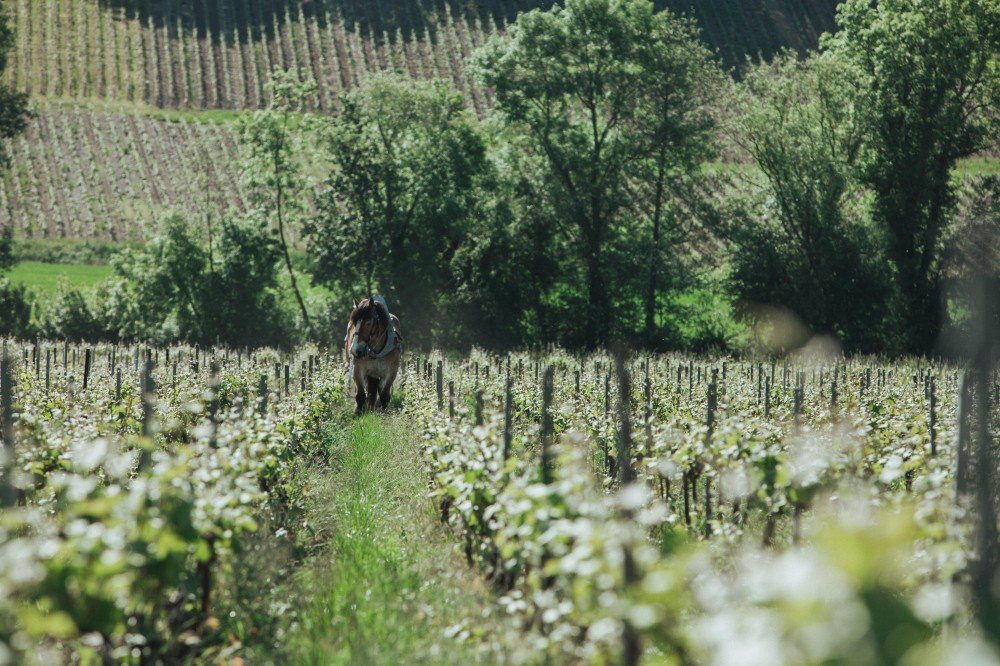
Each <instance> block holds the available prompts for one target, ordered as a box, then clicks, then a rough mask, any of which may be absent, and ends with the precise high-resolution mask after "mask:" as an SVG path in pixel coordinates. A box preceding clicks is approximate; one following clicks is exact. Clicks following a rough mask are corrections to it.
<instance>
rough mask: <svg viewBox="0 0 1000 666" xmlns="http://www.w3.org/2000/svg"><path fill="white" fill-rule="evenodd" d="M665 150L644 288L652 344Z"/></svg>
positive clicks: (660, 158)
mask: <svg viewBox="0 0 1000 666" xmlns="http://www.w3.org/2000/svg"><path fill="white" fill-rule="evenodd" d="M665 164H666V149H665V148H663V147H661V148H660V152H659V155H658V156H657V164H656V194H655V197H654V200H653V219H652V225H653V242H652V245H650V248H649V284H648V285H647V286H646V341H647V342H648V343H649V344H654V338H655V337H656V294H657V291H658V290H659V285H658V284H657V281H658V278H659V274H660V222H661V218H662V217H663V193H664V179H665V176H666V169H665V168H664V166H665Z"/></svg>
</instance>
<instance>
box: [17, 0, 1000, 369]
mask: <svg viewBox="0 0 1000 666" xmlns="http://www.w3.org/2000/svg"><path fill="white" fill-rule="evenodd" d="M837 23H838V32H837V33H836V34H835V35H833V36H828V37H826V38H825V39H824V40H823V41H822V43H821V47H820V49H819V50H818V51H817V52H814V53H810V54H808V56H807V57H804V58H802V57H798V56H796V55H794V54H784V55H779V56H778V57H776V58H775V59H773V60H772V61H771V62H770V63H761V64H757V65H752V66H749V67H748V69H747V71H746V74H745V76H744V77H742V78H741V80H740V81H738V82H734V81H733V80H732V79H731V78H729V77H727V76H726V74H725V72H724V71H723V70H722V68H721V66H720V64H719V61H718V57H717V56H716V55H715V54H713V52H711V51H710V50H709V49H708V48H707V47H705V46H704V45H703V43H702V42H701V39H700V35H699V32H698V29H697V27H696V26H695V24H694V23H693V22H692V21H690V20H689V19H685V18H679V17H677V16H675V15H673V14H671V13H670V12H658V11H656V10H655V8H654V6H653V4H652V3H651V2H649V1H648V0H570V1H569V2H566V3H565V6H562V7H555V8H553V9H551V10H550V11H545V12H542V11H533V12H529V13H526V14H522V15H520V16H519V17H518V19H517V21H516V22H515V23H514V24H513V25H512V27H511V29H510V30H509V31H508V32H507V34H506V35H504V36H502V37H498V38H495V39H494V40H492V41H491V42H490V43H489V44H487V45H486V46H485V47H483V48H481V49H479V50H478V51H477V52H476V53H475V54H474V55H473V57H472V61H471V66H472V71H474V73H475V75H476V77H477V80H478V82H479V83H480V84H481V85H483V86H485V87H486V88H487V89H489V90H490V91H491V95H492V99H493V103H494V106H495V109H494V112H493V114H492V116H491V117H490V118H489V119H487V120H486V121H484V122H481V121H480V120H479V119H478V118H477V117H476V116H475V115H474V114H473V113H472V112H471V111H469V110H468V109H467V106H466V105H465V104H464V103H463V100H462V98H461V95H460V93H459V92H457V91H456V90H454V89H453V88H452V87H450V85H448V84H445V83H442V82H413V81H410V80H408V79H404V78H402V77H397V76H392V75H379V76H373V77H371V78H370V79H368V80H367V82H365V83H364V84H363V85H361V86H360V87H358V88H357V89H355V90H353V91H351V92H349V93H347V94H345V95H343V96H342V98H341V100H340V101H341V106H342V108H343V111H342V112H341V113H340V114H338V115H336V116H321V115H315V114H310V113H305V112H303V109H305V108H306V107H307V103H306V100H308V99H309V98H310V95H312V94H313V92H312V91H313V87H312V86H310V85H309V84H300V83H298V81H297V80H296V79H295V78H294V77H292V76H282V77H279V78H278V79H277V80H276V81H275V83H274V84H273V91H272V94H270V95H269V97H270V99H272V102H271V104H270V106H269V107H268V108H265V109H263V110H261V111H258V112H256V113H254V114H253V115H252V116H248V117H247V118H246V119H244V120H243V121H241V126H240V131H241V135H242V137H243V143H244V148H245V154H246V157H245V160H246V163H245V167H246V169H245V171H246V174H247V175H246V178H245V181H246V182H245V183H244V185H245V187H246V189H247V191H248V192H250V197H249V198H250V201H249V202H248V203H249V210H248V211H247V212H246V213H244V214H242V215H239V216H236V215H234V216H232V219H228V220H226V221H224V222H223V223H221V224H220V225H216V226H217V227H218V228H217V229H214V230H213V229H212V227H211V226H209V227H208V230H207V234H206V231H205V229H202V226H203V225H201V224H200V223H198V224H195V223H196V221H195V220H188V222H189V224H188V225H187V226H185V224H184V223H183V222H182V221H180V220H178V219H176V218H172V219H171V220H170V221H169V222H168V223H166V224H165V225H164V230H163V233H162V237H160V238H157V239H154V240H152V241H150V243H149V244H148V245H147V246H146V247H145V248H144V249H140V250H131V251H127V252H125V253H123V255H122V257H120V258H119V259H118V260H116V263H115V266H116V273H117V277H116V278H115V279H114V280H113V281H112V282H111V283H109V285H107V287H106V288H105V289H103V290H102V291H101V293H99V294H97V295H94V296H92V297H90V298H89V299H87V298H84V297H83V296H81V295H80V294H74V293H73V292H72V291H68V292H66V293H63V294H61V295H60V297H59V298H57V299H55V301H53V302H51V303H47V304H45V306H44V307H39V308H36V312H35V314H34V316H33V318H32V321H29V322H26V323H25V321H24V316H23V307H21V309H20V310H17V311H18V312H22V315H21V316H20V318H18V317H11V318H8V317H5V318H4V322H5V323H4V326H6V327H7V329H8V330H7V332H14V333H22V334H23V333H24V332H26V331H28V329H31V328H32V327H34V330H35V331H40V332H44V333H45V334H48V335H63V336H67V337H74V336H79V337H91V336H95V335H96V336H99V337H109V338H152V339H184V340H188V341H192V342H208V341H216V340H220V341H224V342H229V343H231V344H240V345H243V344H282V343H283V344H289V343H290V342H292V341H294V339H295V338H296V337H301V336H312V337H316V338H319V339H322V340H327V341H335V340H336V339H337V337H338V335H339V333H338V331H339V328H340V323H339V321H338V317H337V313H339V312H340V311H342V310H343V309H344V307H346V304H347V302H348V301H347V299H348V298H349V296H350V295H351V294H354V295H360V294H361V293H362V292H365V293H370V292H373V291H378V292H380V293H383V294H385V295H386V296H387V297H388V299H389V301H390V303H391V304H392V305H393V308H394V310H395V311H397V312H398V314H399V315H400V317H401V318H402V319H403V320H404V321H407V322H408V326H407V330H408V340H409V341H410V342H417V343H418V344H420V343H429V342H431V341H433V342H435V343H437V344H443V345H449V346H451V345H454V346H465V345H469V344H479V345H487V346H496V347H505V346H517V345H535V344H547V343H557V344H560V345H564V346H568V347H595V346H601V345H608V344H611V343H612V342H613V341H616V340H620V339H628V340H630V341H631V342H633V343H634V344H639V345H643V346H647V347H650V348H661V349H662V348H671V347H681V346H688V347H690V346H695V347H697V346H710V345H715V346H738V345H743V344H747V343H748V341H749V338H748V336H746V335H745V334H741V333H740V331H741V329H740V327H739V326H736V325H734V323H733V321H732V317H731V316H730V315H729V314H728V313H727V310H726V309H725V308H724V307H723V308H720V307H718V304H719V303H723V304H725V303H729V302H732V303H735V304H736V307H737V309H736V315H737V316H739V317H740V318H741V319H742V320H743V321H744V322H746V321H750V322H752V321H755V320H756V319H757V318H759V317H760V316H761V313H763V312H768V311H772V310H773V306H779V307H781V308H785V309H787V310H790V311H791V312H792V313H793V314H794V315H795V316H796V317H797V318H798V319H799V320H800V321H801V322H802V323H803V324H804V326H805V328H806V329H808V330H809V331H811V332H814V333H827V334H831V335H835V336H836V337H838V338H839V339H840V340H841V342H842V343H843V344H844V345H845V347H846V348H848V349H850V350H857V351H868V352H872V351H875V352H890V353H892V352H902V351H907V352H917V353H926V352H930V351H933V350H934V349H935V348H936V346H937V345H938V344H939V341H940V338H941V333H942V330H944V328H945V327H946V326H951V325H953V324H956V323H961V318H962V317H961V315H962V311H963V304H962V303H961V301H960V299H959V298H958V296H956V293H954V290H953V289H950V285H953V284H956V280H958V279H959V278H961V277H962V276H963V275H965V274H966V273H967V272H968V270H967V268H968V267H965V268H963V264H962V262H961V261H956V260H953V259H954V257H955V256H961V255H962V250H961V248H962V247H963V245H962V242H963V240H964V239H965V237H966V236H967V235H968V234H970V233H973V232H972V231H967V232H963V231H961V229H963V228H967V229H970V230H971V229H975V233H977V234H979V237H980V238H982V239H983V240H982V241H981V242H985V243H986V244H987V246H989V244H990V243H995V242H996V239H997V236H996V225H995V224H992V225H991V224H990V220H991V219H995V216H993V217H992V218H991V212H990V211H994V212H995V201H996V189H997V184H996V182H995V180H992V181H991V180H988V179H987V180H986V181H984V182H981V183H978V184H974V185H972V186H970V188H971V189H970V190H969V193H968V194H967V195H966V201H965V203H964V204H963V205H961V206H959V205H957V201H958V193H959V184H958V183H957V182H956V180H955V178H954V177H953V172H954V167H955V164H956V161H957V160H958V159H960V158H963V157H966V156H969V155H972V154H975V153H976V152H978V151H981V150H983V149H987V148H990V147H991V145H992V147H994V148H995V137H996V136H997V133H996V130H997V129H998V127H997V121H998V114H997V113H996V111H997V108H998V101H1000V66H998V56H997V53H998V52H1000V3H998V2H997V1H996V0H934V1H933V2H929V3H928V2H917V1H916V0H888V1H883V2H880V3H877V4H875V5H872V3H869V2H866V1H863V0H850V1H849V2H846V3H844V4H843V5H842V7H841V8H840V10H839V12H838V18H837ZM991 142H994V143H992V144H991ZM317 164H319V165H320V166H321V167H322V168H319V169H317V168H316V165H317ZM317 190H318V191H319V192H320V194H319V196H318V198H316V199H315V201H316V203H315V204H312V203H311V202H312V201H314V198H313V197H312V196H311V195H312V194H313V193H314V192H315V191H317ZM963 224H964V225H965V226H964V227H963V226H962V225H963ZM291 230H294V231H295V233H296V234H297V235H302V236H304V237H305V238H306V239H307V243H308V250H309V256H308V261H307V263H308V268H309V270H310V271H311V273H312V278H313V281H314V282H316V283H319V284H322V285H324V286H326V287H327V288H329V290H330V291H331V293H332V294H334V295H335V296H336V298H334V300H333V301H332V303H330V304H321V303H317V302H308V299H307V298H305V297H303V290H302V288H301V287H300V284H299V281H298V280H300V279H301V276H300V278H298V279H297V277H296V274H297V271H295V270H294V266H293V262H292V258H291V254H290V250H289V243H288V238H289V236H290V234H291ZM206 235H207V238H206ZM719 243H721V245H720V244H719ZM699 250H700V252H699ZM949 257H951V258H952V259H949ZM994 260H995V257H994ZM985 261H986V264H987V266H986V270H987V271H990V270H992V271H993V273H994V275H995V272H996V269H995V265H991V264H990V260H989V259H987V260H985ZM980 263H983V262H980ZM21 297H22V298H23V294H21ZM18 298H19V296H18V294H17V292H16V290H12V289H11V288H10V287H7V288H6V291H4V292H3V296H2V299H0V300H2V302H3V305H2V307H5V308H8V309H9V310H11V311H14V310H15V309H16V308H17V307H20V306H16V305H14V304H15V303H16V302H17V301H18ZM328 313H332V316H330V315H329V314H328ZM8 322H13V323H8ZM18 322H20V323H18ZM17 326H20V327H21V328H20V329H18V328H16V327H17Z"/></svg>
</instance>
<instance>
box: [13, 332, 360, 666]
mask: <svg viewBox="0 0 1000 666" xmlns="http://www.w3.org/2000/svg"><path fill="white" fill-rule="evenodd" d="M32 348H33V346H28V345H25V346H23V347H21V346H20V345H18V344H17V343H15V346H14V349H13V350H11V351H12V356H13V357H14V358H20V357H21V356H22V354H27V353H30V351H29V350H30V349H32ZM63 349H65V350H66V352H67V356H66V357H65V358H67V359H69V358H73V359H75V361H72V362H70V361H68V360H67V362H66V365H65V366H63V365H62V362H61V361H60V360H59V359H60V356H61V355H60V354H59V351H60V350H63ZM86 350H87V351H90V352H93V353H94V355H95V356H94V358H100V359H104V358H107V359H109V360H110V359H111V357H112V355H113V354H115V353H117V362H116V366H117V371H118V372H120V373H121V375H123V376H124V377H125V381H124V382H123V383H122V385H121V386H120V387H119V386H118V384H117V380H116V373H112V372H104V371H97V367H98V366H96V365H95V366H94V368H92V372H91V374H90V377H89V383H88V386H87V388H84V387H83V386H82V383H81V381H80V374H79V373H80V371H81V369H82V368H81V365H80V364H82V361H83V356H84V347H83V346H79V347H76V346H73V347H72V356H71V357H70V356H69V354H68V352H69V351H70V348H68V347H63V346H62V345H57V344H53V343H51V342H45V343H43V347H42V348H39V351H41V356H40V358H42V359H48V358H49V352H55V354H53V356H54V357H55V364H56V365H57V366H62V367H60V368H59V370H60V371H59V372H57V373H53V381H52V382H51V385H50V384H49V382H48V381H46V380H45V379H43V378H42V376H40V375H35V374H34V373H29V372H24V373H20V374H18V375H17V377H16V384H15V390H16V396H17V402H18V423H17V427H16V438H15V441H14V442H13V443H12V444H13V446H10V448H9V449H8V450H9V451H11V452H12V453H13V455H15V456H16V464H15V465H13V467H14V468H15V469H17V470H20V471H19V472H18V473H17V474H14V475H12V476H13V479H14V483H15V484H16V487H17V489H18V493H19V496H20V497H21V499H22V501H21V502H20V504H19V505H18V506H15V507H4V510H3V512H2V515H0V517H2V520H0V556H2V557H0V581H2V585H0V618H2V620H3V623H2V624H0V653H2V654H3V656H4V658H5V659H6V660H7V661H10V662H12V663H22V662H31V661H33V660H34V661H37V662H39V663H60V662H63V661H67V660H68V661H74V662H77V663H102V662H104V663H131V662H132V661H135V660H139V661H146V660H148V661H150V662H163V663H185V662H188V661H192V660H198V659H196V655H197V656H200V657H201V658H202V660H205V661H213V660H215V657H218V655H219V654H220V653H221V651H223V650H229V654H230V655H231V654H232V652H233V648H232V644H233V643H234V642H236V640H235V639H234V638H232V637H233V636H236V637H238V638H239V640H240V641H241V644H240V647H239V649H240V650H243V649H245V648H244V646H245V645H246V644H247V643H249V642H252V641H254V640H260V641H261V642H264V641H268V642H271V643H274V642H275V641H276V637H275V636H274V635H273V634H268V633H266V632H267V631H269V624H268V621H267V620H266V619H261V618H259V617H256V616H254V615H253V614H251V613H250V612H249V609H248V608H247V607H246V606H244V605H241V604H239V603H236V600H235V599H234V597H236V596H238V594H234V591H238V590H239V589H241V588H244V586H246V581H245V580H241V579H240V578H238V574H239V573H241V572H244V571H245V569H244V568H243V566H244V565H245V563H246V558H247V553H246V551H247V549H248V547H252V546H258V545H259V544H260V543H261V542H262V541H264V540H267V541H268V542H269V543H270V544H271V545H272V546H274V547H280V548H282V549H283V550H284V551H286V552H287V551H295V549H296V548H297V546H298V539H299V538H300V534H299V530H300V529H301V538H302V540H303V542H306V541H307V540H310V539H311V538H312V532H311V531H310V529H309V528H308V526H306V525H304V524H301V523H300V522H299V521H298V520H297V517H298V516H300V513H299V512H300V510H301V506H302V505H301V502H302V495H301V493H302V489H301V488H300V487H299V486H298V485H297V483H296V478H295V477H296V474H297V472H298V471H299V469H300V467H299V465H300V463H298V462H297V461H299V460H302V461H306V460H308V461H311V462H312V461H315V460H317V459H321V458H322V449H321V442H320V441H319V437H318V436H319V433H320V430H321V429H322V428H324V427H325V426H326V425H327V423H328V418H329V414H330V410H331V408H333V407H334V406H335V405H336V404H338V402H339V401H342V400H343V399H344V394H343V391H342V389H340V383H339V376H338V372H337V371H336V370H335V369H334V366H333V365H332V364H331V365H330V366H329V369H328V370H327V369H324V370H323V371H320V370H319V369H317V370H316V371H315V373H314V374H312V375H311V376H310V378H309V379H310V380H311V381H309V382H308V383H307V385H306V386H305V387H304V388H303V389H302V390H301V391H300V390H295V391H293V392H291V394H285V395H284V396H282V394H281V392H280V391H279V392H277V393H272V394H271V395H270V396H269V399H268V405H269V407H268V408H267V409H266V410H263V409H258V408H254V407H250V405H249V404H244V403H243V402H242V401H233V402H230V401H229V400H227V399H226V397H225V396H219V398H220V402H224V403H227V404H225V406H223V407H220V408H219V409H218V410H217V411H215V412H211V413H210V411H211V409H212V408H211V405H212V404H213V401H212V399H211V396H212V392H213V391H214V390H215V389H214V388H213V385H214V382H215V379H216V378H214V377H212V376H211V374H210V373H211V372H212V370H211V369H210V368H211V367H212V364H209V363H208V362H205V363H202V364H200V366H199V365H198V364H196V363H192V362H186V361H187V360H188V359H190V360H191V361H193V360H194V359H195V358H197V355H198V354H205V352H206V350H204V349H202V350H195V349H194V348H191V347H185V346H180V347H176V346H175V347H174V348H173V350H172V351H173V352H174V353H175V354H177V356H175V357H174V361H175V362H176V361H185V362H181V363H179V364H177V365H175V366H174V367H173V368H171V367H170V366H166V365H164V366H159V367H157V368H156V369H155V371H154V372H155V382H156V387H157V389H156V390H157V395H156V401H155V407H154V419H155V422H156V423H157V424H163V425H164V426H165V427H163V428H154V432H153V435H152V436H150V437H139V436H138V435H137V433H136V430H137V428H138V427H139V426H140V424H141V422H142V418H143V417H142V407H141V406H140V403H139V400H138V396H137V395H136V385H137V379H138V378H137V377H136V376H135V375H134V374H132V371H131V369H132V363H131V359H132V358H136V359H137V358H138V356H139V354H140V351H141V350H140V347H139V346H136V347H126V346H119V345H116V346H114V347H112V346H111V345H92V344H88V345H87V347H86ZM302 351H303V352H305V353H304V354H302V355H300V356H295V357H292V358H290V359H288V360H289V361H290V362H291V364H292V367H294V368H298V367H299V362H301V361H303V360H305V358H306V355H308V357H309V358H313V357H314V355H315V354H316V353H318V350H316V349H314V348H311V349H307V350H302ZM210 354H211V357H212V358H213V361H214V365H216V366H217V367H218V370H219V372H220V373H221V377H220V378H221V380H222V382H223V384H224V385H226V386H228V387H229V388H228V389H227V390H230V391H231V390H232V387H233V386H244V387H245V386H249V385H253V386H254V387H256V383H257V379H258V377H259V376H260V374H261V373H262V372H268V371H269V370H270V368H271V367H272V364H273V362H274V360H275V359H276V358H278V357H279V355H278V354H277V353H276V352H274V351H258V352H257V353H256V358H253V359H252V358H250V357H248V356H246V355H244V356H243V357H242V359H239V358H238V357H237V356H236V354H229V353H228V352H227V351H226V350H224V349H221V348H217V349H212V350H210ZM160 358H162V350H161V355H160ZM202 358H205V359H206V360H207V356H203V357H202ZM76 361H79V363H77V362H76ZM43 367H47V365H43ZM196 368H197V369H196ZM321 373H322V374H321ZM254 391H256V388H255V389H254ZM230 395H231V394H230ZM262 525H265V526H267V527H273V528H274V529H275V533H273V534H267V535H264V536H262V537H260V538H257V539H255V538H254V535H255V533H256V532H258V530H259V529H260V528H261V526H262ZM257 573H261V572H257ZM254 589H261V588H254ZM281 601H283V600H281ZM270 602H271V604H272V605H271V606H270V607H268V608H267V611H268V612H269V614H270V615H272V616H274V615H277V614H280V612H282V611H281V610H280V609H281V606H280V603H279V600H277V599H270ZM213 614H214V615H213ZM220 618H221V619H220ZM258 631H260V632H261V633H262V634H265V635H261V636H259V637H258V636H257V635H256V634H257V633H258ZM273 649H274V645H269V646H268V650H269V651H272V650H273Z"/></svg>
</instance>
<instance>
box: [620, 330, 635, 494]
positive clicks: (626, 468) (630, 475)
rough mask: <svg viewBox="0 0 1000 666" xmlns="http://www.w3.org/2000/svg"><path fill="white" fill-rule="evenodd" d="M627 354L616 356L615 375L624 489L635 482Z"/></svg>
mask: <svg viewBox="0 0 1000 666" xmlns="http://www.w3.org/2000/svg"><path fill="white" fill-rule="evenodd" d="M626 359H627V354H626V352H625V350H624V349H619V350H618V352H617V353H616V354H615V374H617V375H618V484H619V485H620V486H622V487H624V486H626V485H628V484H630V483H632V482H633V481H635V469H634V468H633V467H632V379H631V377H630V376H629V372H628V365H627V364H626Z"/></svg>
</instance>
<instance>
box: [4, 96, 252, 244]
mask: <svg viewBox="0 0 1000 666" xmlns="http://www.w3.org/2000/svg"><path fill="white" fill-rule="evenodd" d="M237 150H238V148H237V144H236V137H235V136H234V135H233V132H232V130H231V128H230V127H229V124H227V123H220V122H211V121H205V122H202V121H198V120H184V119H178V120H173V121H169V120H164V119H161V118H156V117H153V116H151V115H149V114H142V113H136V112H123V111H120V110H107V109H93V108H88V107H84V106H79V105H74V104H59V103H42V104H41V105H40V107H39V110H38V113H37V117H36V119H35V120H34V121H33V122H32V123H31V124H30V125H29V127H28V131H27V132H26V133H25V134H24V135H23V136H21V137H19V138H18V139H16V140H15V141H14V142H13V145H12V147H11V155H12V157H13V163H12V167H11V170H10V172H8V173H5V174H4V177H3V181H2V186H0V225H2V224H12V225H13V228H14V229H15V232H16V233H17V234H18V235H20V236H25V237H33V238H78V239H104V240H115V241H129V240H136V239H137V237H138V235H139V234H141V232H142V227H143V225H144V223H145V222H146V221H149V220H154V219H157V218H159V217H161V216H162V214H163V213H164V212H165V211H167V210H170V209H172V208H181V207H183V209H184V210H186V211H188V212H190V213H202V214H209V213H210V214H214V215H218V214H220V213H221V212H222V211H225V210H229V209H235V210H238V211H242V210H244V197H243V195H242V193H241V191H240V186H239V173H238V171H237V170H236V169H235V168H233V166H232V165H233V164H234V163H235V160H236V157H237Z"/></svg>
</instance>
